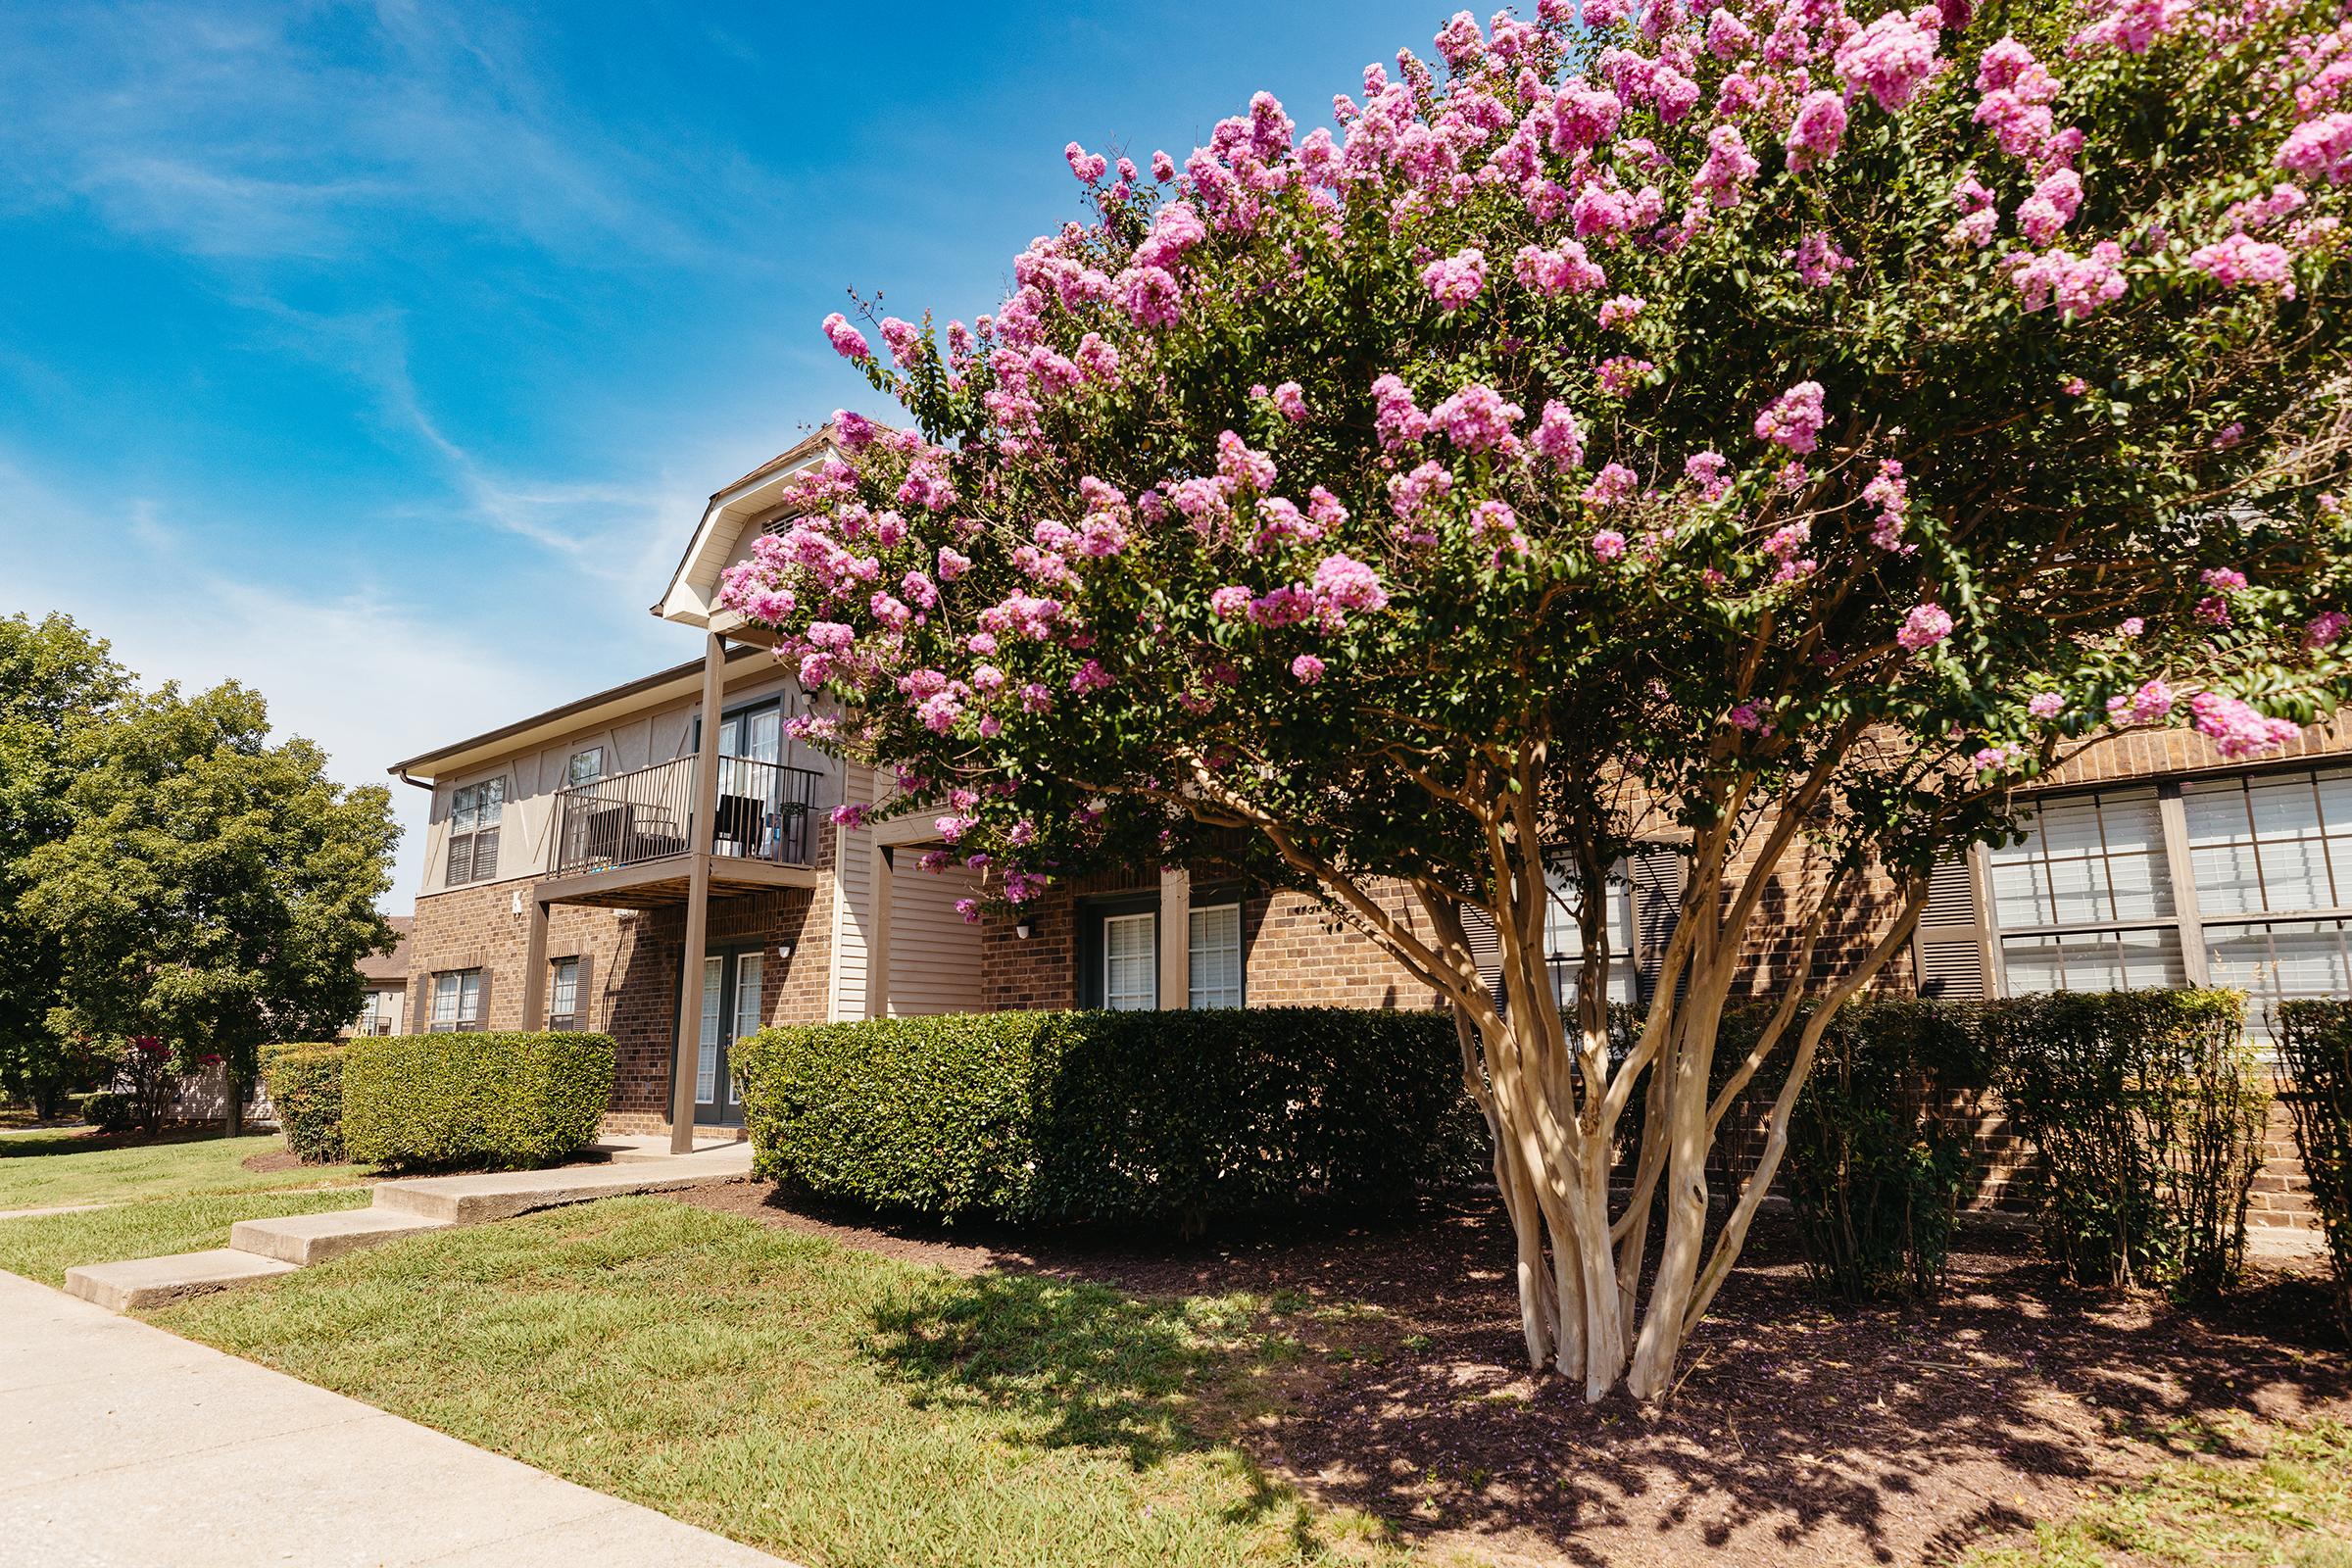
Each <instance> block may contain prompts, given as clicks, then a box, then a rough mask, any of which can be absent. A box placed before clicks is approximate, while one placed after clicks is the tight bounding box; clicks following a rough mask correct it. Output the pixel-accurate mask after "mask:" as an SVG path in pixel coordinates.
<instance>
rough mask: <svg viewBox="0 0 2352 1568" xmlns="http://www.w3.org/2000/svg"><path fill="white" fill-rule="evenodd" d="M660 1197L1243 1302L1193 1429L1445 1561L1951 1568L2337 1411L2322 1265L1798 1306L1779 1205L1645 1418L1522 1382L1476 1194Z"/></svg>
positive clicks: (1961, 1267) (1496, 1224)
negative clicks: (2089, 1506) (1391, 1198)
mask: <svg viewBox="0 0 2352 1568" xmlns="http://www.w3.org/2000/svg"><path fill="white" fill-rule="evenodd" d="M675 1196H677V1197H678V1198H679V1199H680V1200H681V1201H687V1202H691V1203H695V1204H698V1205H700V1206H703V1207H708V1208H713V1209H718V1210H721V1211H724V1212H728V1213H736V1214H744V1215H747V1216H749V1217H752V1218H754V1219H757V1220H759V1221H760V1223H762V1224H767V1225H772V1226H776V1227H779V1228H782V1229H787V1230H792V1231H798V1232H802V1233H805V1234H811V1235H821V1236H826V1237H829V1238H831V1239H833V1240H835V1241H838V1242H842V1243H844V1244H846V1245H850V1246H854V1247H859V1248H863V1249H866V1250H872V1251H878V1252H883V1253H887V1254H888V1255H891V1256H894V1257H899V1258H904V1259H907V1260H910V1261H916V1262H925V1263H932V1264H936V1265H938V1266H941V1267H943V1268H947V1269H950V1270H952V1271H954V1272H956V1273H957V1274H959V1275H962V1276H964V1277H966V1278H967V1280H969V1281H970V1288H971V1289H972V1290H974V1291H976V1292H981V1293H986V1292H987V1291H989V1290H991V1289H992V1288H994V1287H992V1284H991V1282H992V1281H993V1280H1011V1279H1017V1278H1018V1277H1020V1276H1026V1275H1039V1274H1043V1275H1047V1276H1052V1277H1055V1278H1064V1279H1083V1280H1091V1281H1096V1282H1100V1283H1103V1284H1109V1285H1115V1286H1116V1287H1117V1288H1118V1289H1120V1290H1121V1291H1122V1292H1124V1293H1126V1294H1128V1295H1130V1296H1134V1297H1137V1298H1139V1299H1170V1298H1184V1297H1228V1296H1236V1295H1241V1296H1247V1297H1250V1298H1253V1299H1257V1300H1258V1302H1259V1306H1258V1308H1257V1311H1256V1316H1255V1321H1254V1325H1253V1326H1254V1329H1255V1334H1254V1336H1253V1339H1252V1341H1251V1345H1250V1348H1249V1349H1248V1350H1247V1351H1246V1352H1244V1355H1245V1358H1246V1359H1247V1361H1248V1362H1249V1363H1250V1364H1249V1365H1248V1366H1247V1368H1246V1369H1245V1370H1246V1372H1247V1379H1246V1382H1245V1385H1244V1386H1245V1387H1248V1388H1249V1389H1250V1390H1251V1393H1250V1397H1247V1398H1245V1399H1243V1400H1241V1401H1239V1402H1237V1403H1234V1404H1233V1405H1232V1407H1231V1408H1222V1409H1220V1408H1206V1409H1201V1410H1198V1411H1196V1412H1195V1418H1196V1419H1197V1420H1205V1421H1208V1422H1210V1423H1211V1424H1224V1425H1226V1426H1227V1428H1228V1429H1227V1430H1224V1431H1219V1432H1214V1433H1203V1436H1213V1437H1219V1438H1225V1439H1230V1440H1232V1441H1234V1442H1237V1443H1238V1444H1240V1445H1241V1446H1244V1447H1245V1448H1246V1449H1247V1451H1249V1452H1250V1454H1251V1456H1252V1457H1253V1458H1255V1459H1256V1460H1257V1461H1258V1462H1260V1463H1261V1464H1263V1465H1265V1466H1266V1467H1267V1468H1268V1469H1269V1470H1271V1471H1273V1472H1274V1473H1276V1474H1278V1475H1280V1476H1282V1477H1284V1478H1286V1479H1290V1480H1293V1481H1295V1482H1297V1483H1298V1484H1299V1485H1300V1486H1301V1487H1302V1488H1303V1489H1305V1490H1306V1491H1307V1492H1308V1493H1309V1494H1310V1495H1314V1496H1317V1497H1319V1498H1321V1499H1322V1500H1324V1501H1326V1502H1329V1503H1334V1504H1345V1505H1350V1506H1353V1507H1357V1508H1361V1509H1363V1510H1365V1511H1367V1512H1369V1513H1372V1514H1375V1515H1377V1516H1379V1517H1381V1518H1383V1519H1385V1520H1388V1521H1390V1522H1391V1523H1392V1524H1393V1525H1395V1526H1396V1527H1397V1529H1398V1530H1399V1531H1400V1532H1402V1533H1403V1534H1404V1536H1405V1537H1406V1538H1407V1539H1411V1540H1416V1541H1419V1542H1420V1543H1421V1544H1424V1545H1425V1546H1428V1547H1431V1548H1434V1550H1435V1551H1436V1553H1437V1554H1438V1555H1440V1556H1443V1555H1445V1554H1446V1549H1447V1548H1454V1549H1460V1550H1466V1551H1467V1552H1468V1553H1469V1554H1471V1555H1473V1556H1475V1557H1478V1558H1484V1559H1487V1560H1490V1561H1496V1562H1504V1563H1511V1564H1528V1565H1535V1564H1544V1565H1552V1564H1609V1565H1647V1564H1658V1565H1665V1564H1681V1563H1688V1562H1691V1561H1694V1560H1698V1559H1699V1558H1701V1557H1702V1556H1705V1555H1706V1554H1708V1553H1712V1552H1721V1553H1725V1554H1726V1555H1725V1556H1724V1557H1723V1559H1722V1560H1725V1561H1733V1562H1739V1563H1741V1564H1743V1565H1744V1564H1754V1565H1760V1568H1826V1565H1830V1564H1849V1563H1850V1564H1879V1563H1919V1562H1939V1561H1949V1560H1951V1559H1953V1558H1955V1557H1957V1556H1959V1555H1961V1554H1963V1553H1964V1552H1966V1551H1967V1550H1968V1549H1969V1548H1970V1547H1972V1546H1975V1545H1978V1544H1985V1543H1993V1542H2001V1541H2014V1540H2018V1539H2021V1537H2022V1535H2023V1533H2024V1532H2026V1531H2027V1530H2028V1529H2029V1528H2030V1527H2031V1526H2032V1525H2034V1523H2036V1522H2046V1521H2052V1520H2062V1519H2065V1518H2068V1517H2070V1516H2072V1515H2073V1514H2074V1513H2075V1512H2076V1511H2077V1510H2078V1509H2079V1508H2081V1507H2082V1505H2083V1504H2084V1503H2085V1501H2086V1500H2088V1499H2089V1498H2091V1497H2092V1496H2094V1495H2098V1494H2099V1493H2100V1491H2101V1489H2102V1488H2106V1487H2111V1486H2115V1485H2118V1484H2130V1483H2132V1482H2135V1481H2138V1480H2140V1479H2141V1478H2143V1477H2146V1476H2148V1475H2150V1474H2152V1473H2153V1472H2155V1471H2156V1470H2157V1469H2158V1468H2159V1467H2160V1466H2162V1465H2164V1464H2165V1463H2167V1462H2168V1461H2171V1460H2175V1459H2177V1458H2178V1457H2179V1456H2180V1455H2182V1454H2194V1455H2199V1456H2202V1461H2203V1462H2216V1463H2243V1462H2250V1461H2251V1460H2252V1459H2253V1458H2254V1457H2255V1456H2256V1455H2257V1454H2258V1453H2259V1452H2260V1445H2261V1443H2262V1442H2263V1441H2264V1439H2265V1436H2266V1434H2269V1433H2270V1432H2271V1431H2272V1430H2273V1429H2275V1428H2277V1427H2279V1426H2290V1427H2299V1426H2303V1425H2306V1424H2308V1423H2309V1422H2311V1421H2313V1420H2315V1419H2318V1418H2322V1417H2336V1418H2343V1417H2345V1416H2348V1415H2352V1361H2348V1359H2347V1356H2346V1354H2345V1347H2344V1345H2343V1342H2342V1340H2341V1339H2340V1338H2339V1337H2338V1336H2337V1335H2336V1333H2335V1331H2334V1329H2333V1327H2332V1324H2331V1322H2330V1319H2329V1314H2328V1311H2327V1305H2326V1296H2325V1291H2324V1288H2323V1285H2322V1282H2321V1281H2320V1279H2319V1278H2318V1276H2317V1275H2316V1274H2313V1273H2310V1272H2303V1271H2296V1270H2292V1269H2289V1268H2283V1267H2280V1266H2278V1265H2269V1266H2266V1267H2265V1268H2264V1269H2263V1270H2262V1271H2261V1272H2259V1273H2257V1274H2256V1275H2255V1276H2254V1277H2253V1279H2252V1280H2251V1281H2250V1282H2249V1284H2248V1287H2247V1288H2246V1289H2244V1290H2242V1291H2240V1292H2238V1293H2236V1294H2234V1295H2233V1296H2231V1297H2230V1298H2229V1299H2228V1300H2227V1301H2225V1302H2222V1303H2220V1304H2218V1305H2213V1306H2207V1307H2198V1308H2190V1307H2183V1306H2178V1305H2175V1304H2174V1303H2172V1302H2169V1301H2167V1300H2166V1299H2163V1298H2161V1297H2157V1296H2153V1295H2129V1296H2120V1297H2119V1296H2107V1295H2096V1294H2091V1293H2084V1292H2076V1291H2072V1290H2069V1289H2067V1288H2066V1287H2064V1286H2063V1285H2061V1284H2059V1283H2058V1282H2056V1281H2055V1280H2054V1279H2053V1278H2052V1276H2051V1275H2050V1273H2049V1271H2048V1270H2047V1268H2046V1267H2044V1266H2043V1265H2042V1264H2041V1263H2040V1262H2038V1261H2037V1260H2036V1259H2035V1258H2034V1255H2033V1253H2032V1250H2031V1245H2030V1241H2029V1240H2028V1239H2026V1238H2023V1237H2020V1236H2016V1235H2014V1234H2006V1233H2002V1232H1986V1233H1983V1234H1977V1235H1972V1236H1969V1237H1968V1238H1966V1240H1965V1243H1964V1247H1965V1250H1963V1251H1962V1252H1961V1253H1960V1254H1959V1255H1958V1256H1957V1257H1956V1258H1955V1259H1954V1262H1953V1268H1952V1284H1951V1289H1950V1291H1949V1292H1948V1294H1947V1295H1946V1296H1945V1298H1944V1299H1941V1300H1940V1301H1938V1302H1936V1303H1935V1304H1933V1305H1931V1306H1928V1307H1924V1308H1920V1309H1916V1310H1900V1309H1895V1308H1867V1309H1854V1308H1845V1307H1834V1306H1830V1305H1827V1304H1825V1303H1823V1302H1822V1301H1821V1300H1820V1299H1817V1298H1816V1297H1815V1296H1814V1295H1813V1294H1812V1292H1811V1291H1810V1290H1809V1288H1808V1286H1807V1283H1806V1280H1805V1277H1804V1271H1803V1267H1802V1265H1801V1262H1800V1261H1799V1259H1798V1257H1797V1254H1796V1252H1795V1250H1794V1246H1793V1242H1792V1238H1791V1236H1790V1234H1789V1230H1788V1229H1787V1227H1786V1225H1785V1223H1782V1222H1777V1221H1771V1220H1767V1221H1765V1222H1760V1223H1759V1225H1758V1227H1757V1235H1756V1238H1755V1240H1754V1241H1753V1242H1752V1243H1751V1245H1750V1247H1749V1249H1748V1253H1747V1258H1746V1260H1745V1262H1744V1263H1743V1266H1742V1267H1741V1269H1740V1272H1739V1273H1738V1274H1737V1275H1736V1276H1735V1277H1734V1279H1733V1281H1732V1282H1731V1284H1729V1285H1728V1286H1727V1287H1726V1289H1725V1290H1724V1292H1723V1295H1722V1297H1721V1298H1720V1299H1719V1301H1718V1304H1717V1306H1716V1309H1715V1310H1714V1312H1713V1313H1712V1314H1711V1315H1710V1317H1709V1319H1708V1320H1707V1322H1706V1323H1705V1324H1704V1325H1703V1326H1702V1328H1701V1329H1700V1331H1699V1333H1698V1335H1697V1336H1696V1338H1695V1339H1694V1340H1693V1342H1692V1345H1691V1353H1690V1356H1689V1359H1688V1361H1687V1362H1686V1365H1687V1367H1688V1369H1689V1370H1688V1372H1687V1375H1686V1377H1685V1380H1684V1383H1683V1386H1682V1388H1681V1390H1680V1392H1679V1393H1678V1395H1677V1397H1675V1399H1674V1400H1673V1401H1672V1402H1671V1403H1670V1404H1669V1405H1668V1406H1667V1407H1666V1409H1665V1410H1664V1411H1663V1412H1662V1413H1659V1414H1654V1415H1653V1414H1649V1413H1645V1412H1643V1411H1642V1410H1641V1409H1640V1408H1639V1407H1637V1406H1635V1405H1633V1404H1632V1403H1630V1402H1629V1401H1626V1400H1624V1399H1623V1398H1615V1399H1611V1400H1608V1401H1604V1402H1603V1403H1602V1404H1600V1405H1598V1406H1587V1405H1586V1404H1584V1403H1583V1401H1582V1400H1581V1399H1580V1398H1579V1397H1577V1396H1576V1394H1575V1393H1574V1392H1573V1391H1572V1390H1570V1389H1569V1388H1567V1387H1565V1386H1564V1385H1563V1384H1562V1382H1561V1381H1560V1380H1558V1379H1536V1378H1532V1377H1530V1376H1529V1375H1528V1373H1527V1371H1526V1369H1525V1365H1524V1351H1523V1349H1522V1348H1521V1341H1520V1336H1519V1329H1518V1316H1517V1307H1516V1303H1515V1300H1514V1298H1513V1294H1512V1291H1511V1285H1510V1280H1509V1277H1508V1275H1507V1273H1506V1272H1505V1265H1506V1264H1507V1261H1508V1259H1509V1257H1510V1244H1509V1236H1508V1232H1507V1230H1506V1229H1505V1228H1504V1226H1503V1223H1502V1220H1501V1216H1500V1214H1499V1213H1498V1211H1497V1210H1496V1209H1495V1205H1493V1204H1492V1203H1491V1202H1484V1201H1462V1202H1457V1203H1454V1204H1451V1205H1449V1206H1447V1207H1446V1208H1444V1209H1443V1210H1442V1211H1439V1212H1436V1213H1433V1214H1431V1215H1429V1216H1427V1217H1425V1218H1423V1219H1421V1220H1418V1221H1415V1222H1412V1223H1408V1224H1403V1225H1397V1226H1336V1227H1332V1226H1327V1227H1323V1228H1318V1229H1306V1230H1288V1231H1285V1230H1269V1231H1264V1232H1259V1233H1255V1234H1247V1235H1241V1234H1237V1235H1226V1236H1222V1237H1216V1238H1211V1239H1210V1240H1208V1241H1206V1242H1204V1243H1201V1244H1195V1245H1189V1246H1188V1245H1179V1244H1174V1243H1169V1242H1165V1241H1158V1240H1143V1241H1139V1240H1135V1239H1124V1240H1122V1239H1119V1238H1093V1239H1078V1240H1060V1239H1057V1240H1053V1241H1041V1240H1040V1239H1039V1238H1037V1237H1035V1236H1027V1235H1024V1236H1013V1235H1007V1234H1005V1233H1002V1232H990V1231H976V1232H965V1231H958V1232H955V1233H947V1232H942V1231H938V1230H926V1229H922V1228H917V1227H905V1226H893V1225H877V1224H875V1223H874V1222H872V1221H871V1220H870V1219H865V1220H860V1219H859V1218H858V1217H856V1216H853V1215H847V1214H843V1213H839V1212H829V1211H826V1210H823V1209H820V1208H817V1207H815V1206H812V1205H809V1204H807V1203H804V1202H800V1201H794V1200H792V1199H790V1198H787V1197H786V1196H784V1195H782V1194H780V1193H778V1192H777V1191H776V1190H775V1189H774V1188H773V1187H771V1186H769V1185H767V1184H764V1183H736V1184H731V1185H728V1186H722V1187H710V1188H704V1189H699V1190H695V1191H692V1192H687V1193H682V1194H678V1195H675ZM973 1381H977V1375H976V1374H975V1375H973Z"/></svg>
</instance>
